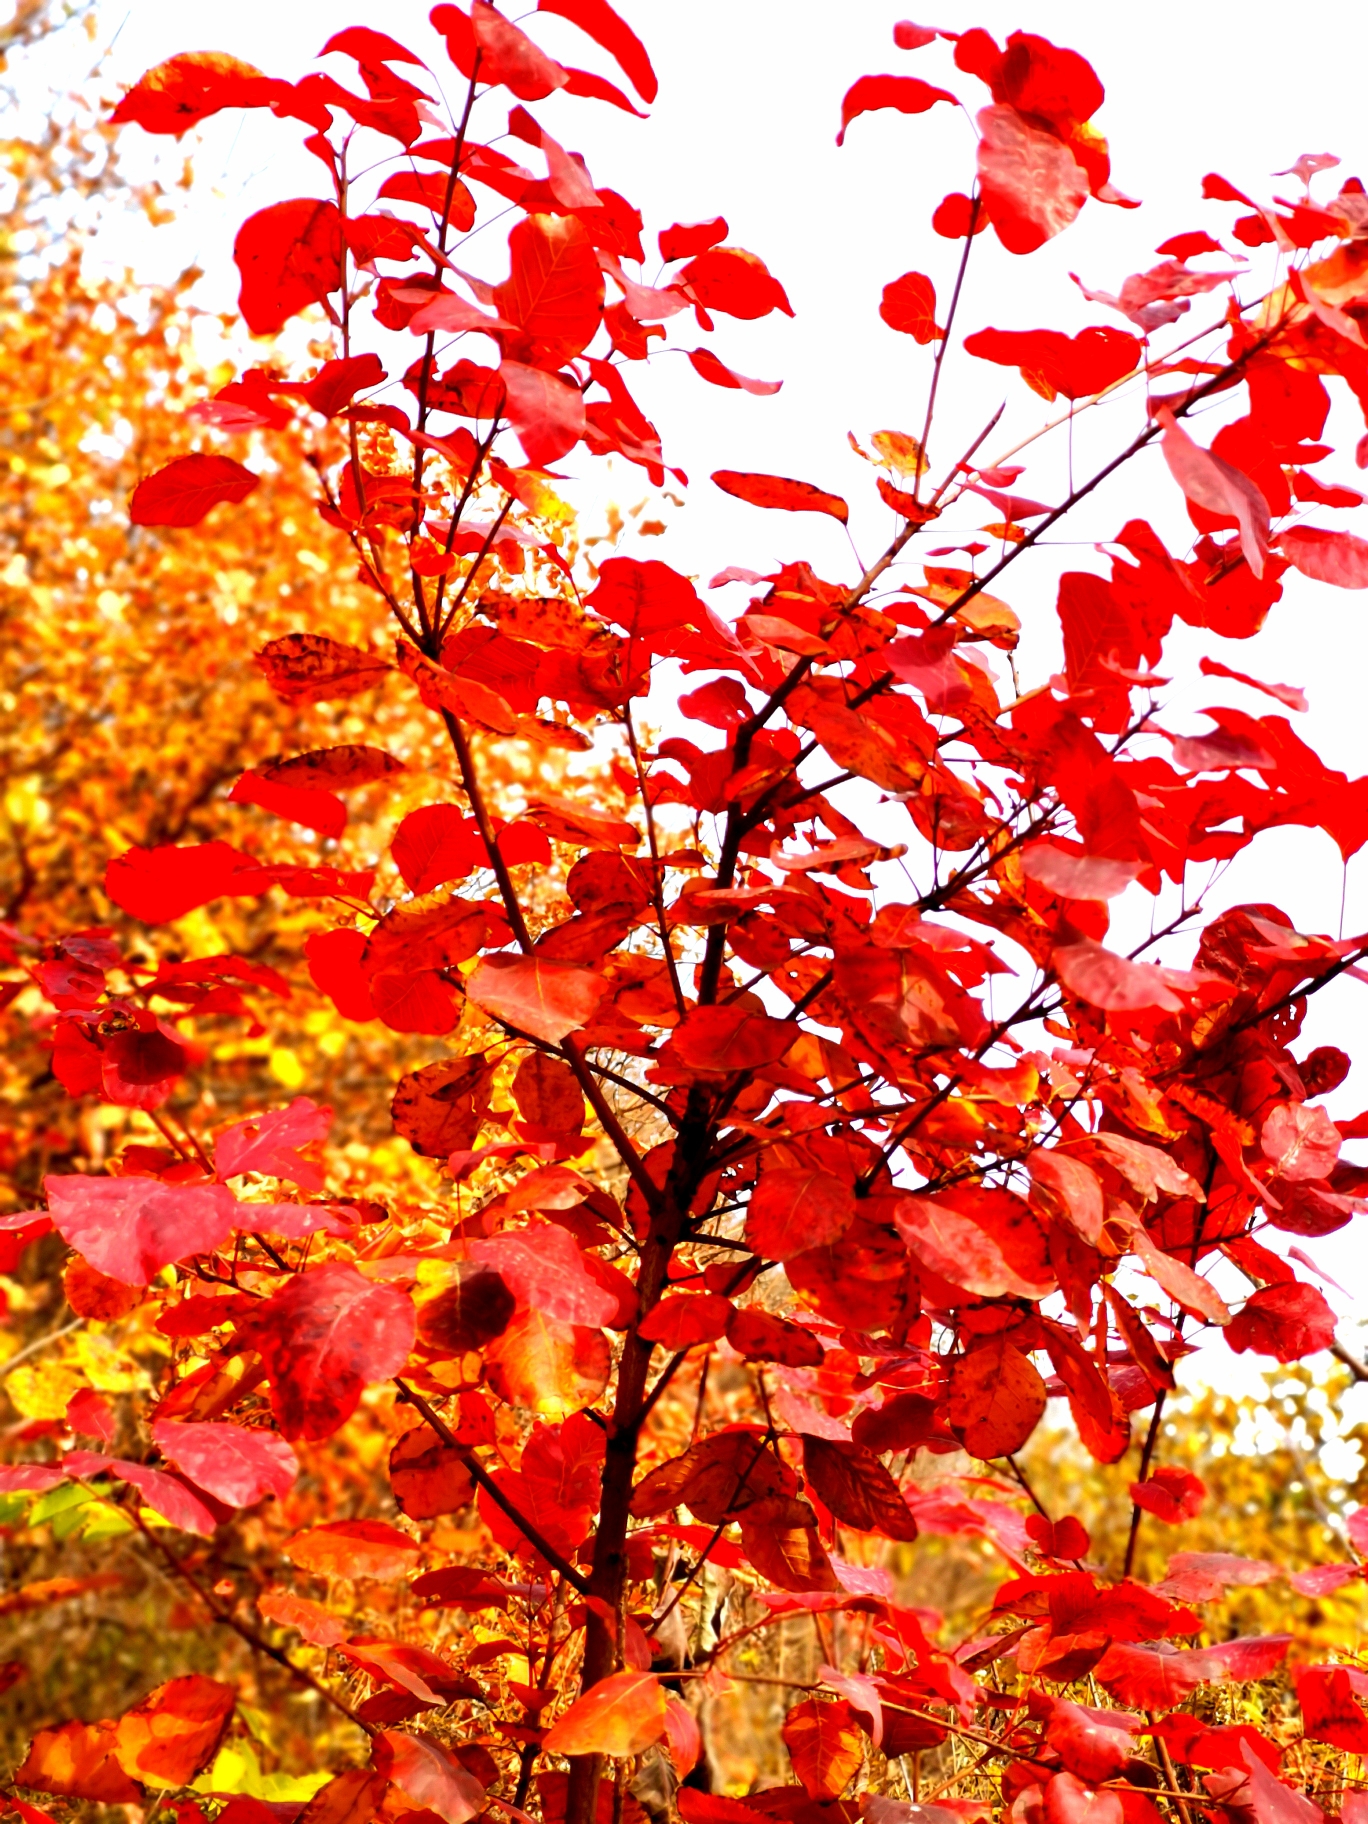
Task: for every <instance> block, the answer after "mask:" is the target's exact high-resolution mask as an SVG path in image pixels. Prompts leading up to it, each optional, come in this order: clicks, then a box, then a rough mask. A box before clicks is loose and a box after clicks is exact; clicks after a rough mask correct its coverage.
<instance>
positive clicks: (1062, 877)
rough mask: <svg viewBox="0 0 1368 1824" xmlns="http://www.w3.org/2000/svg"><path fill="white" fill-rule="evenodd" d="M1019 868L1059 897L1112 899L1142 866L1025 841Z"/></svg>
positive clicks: (1125, 886)
mask: <svg viewBox="0 0 1368 1824" xmlns="http://www.w3.org/2000/svg"><path fill="white" fill-rule="evenodd" d="M1021 871H1022V873H1023V874H1025V875H1026V877H1027V879H1028V880H1038V881H1039V882H1040V884H1041V886H1042V887H1048V888H1049V890H1050V892H1051V893H1057V894H1058V895H1059V897H1060V898H1061V899H1115V898H1116V896H1117V894H1118V893H1124V892H1125V890H1126V888H1127V887H1128V886H1129V885H1130V884H1131V882H1132V881H1133V880H1134V879H1135V878H1136V876H1137V875H1139V874H1140V873H1142V872H1143V868H1142V864H1141V863H1140V862H1138V861H1113V860H1111V859H1110V858H1109V857H1107V856H1102V855H1087V854H1085V853H1084V852H1083V850H1082V849H1073V848H1067V849H1066V848H1061V847H1058V846H1057V845H1056V844H1054V843H1052V842H1028V843H1027V844H1026V845H1025V847H1024V848H1023V849H1022V851H1021Z"/></svg>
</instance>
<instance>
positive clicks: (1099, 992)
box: [1054, 938, 1183, 1013]
mask: <svg viewBox="0 0 1368 1824" xmlns="http://www.w3.org/2000/svg"><path fill="white" fill-rule="evenodd" d="M1054 965H1055V970H1056V973H1057V974H1058V976H1059V979H1060V981H1061V982H1063V984H1064V986H1065V987H1066V988H1067V989H1068V990H1069V992H1070V993H1071V994H1076V995H1077V996H1078V997H1079V999H1080V1000H1083V1001H1091V1002H1092V1004H1093V1006H1094V1007H1105V1008H1106V1009H1107V1010H1108V1012H1115V1013H1139V1012H1145V1011H1149V1010H1150V1009H1155V1010H1158V1011H1162V1012H1164V1013H1181V1012H1182V1010H1183V1003H1182V1002H1181V1001H1180V1000H1179V998H1178V996H1177V995H1176V994H1175V993H1174V992H1173V990H1172V988H1170V987H1169V985H1168V983H1167V982H1166V981H1165V980H1164V977H1163V973H1162V971H1161V970H1160V969H1159V968H1158V966H1157V965H1156V964H1154V963H1133V962H1132V961H1131V959H1130V958H1129V957H1128V956H1118V955H1117V954H1116V952H1115V951H1114V950H1108V949H1107V948H1106V946H1105V945H1103V944H1095V943H1093V942H1092V940H1091V939H1090V938H1085V939H1084V940H1083V941H1082V942H1081V943H1077V944H1062V945H1061V946H1060V948H1059V949H1058V950H1056V951H1055V953H1054Z"/></svg>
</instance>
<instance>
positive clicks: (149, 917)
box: [105, 842, 273, 925]
mask: <svg viewBox="0 0 1368 1824" xmlns="http://www.w3.org/2000/svg"><path fill="white" fill-rule="evenodd" d="M272 879H273V875H272V871H271V870H270V869H269V868H265V867H263V866H262V865H261V864H260V863H259V862H255V861H253V860H252V859H251V857H250V856H249V855H244V854H243V853H242V852H241V850H239V849H234V848H231V847H230V846H229V844H228V843H226V842H199V843H192V844H189V845H187V846H186V847H184V848H180V847H177V846H176V845H175V844H174V843H166V844H164V845H163V846H162V847H160V848H155V849H129V850H127V852H126V853H124V854H123V855H116V856H115V857H114V859H113V860H112V861H111V862H110V863H109V865H108V867H107V868H106V869H105V892H106V893H108V895H109V897H110V898H111V899H112V900H113V901H114V904H115V905H116V906H120V907H121V908H122V909H123V910H124V911H125V912H127V913H129V914H130V916H131V917H133V918H139V919H141V920H142V921H143V923H144V924H149V925H157V924H164V923H167V922H169V921H170V920H172V919H177V918H182V917H184V915H185V914H186V913H187V912H193V911H194V910H195V908H196V907H197V906H206V905H208V904H209V903H210V902H211V901H212V900H215V899H222V898H225V897H226V896H228V895H232V894H239V893H240V894H245V895H253V894H258V893H264V892H266V891H267V889H268V888H269V887H270V885H271V883H272Z"/></svg>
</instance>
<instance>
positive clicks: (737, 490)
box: [713, 469, 850, 525]
mask: <svg viewBox="0 0 1368 1824" xmlns="http://www.w3.org/2000/svg"><path fill="white" fill-rule="evenodd" d="M713 480H714V482H716V484H717V486H718V487H719V488H721V490H722V492H723V493H724V494H734V495H735V496H736V498H737V499H738V500H744V501H747V502H748V503H749V504H750V505H751V506H753V507H777V508H779V509H781V510H782V511H783V512H785V513H827V514H829V515H830V516H831V518H832V519H839V520H840V522H841V524H842V525H845V523H846V521H847V520H848V519H849V517H850V508H849V507H848V506H847V505H846V503H845V502H844V501H843V500H842V499H841V497H840V495H839V494H828V493H827V492H826V491H825V489H823V488H818V487H815V486H814V485H813V483H812V482H810V481H789V480H788V479H787V477H785V476H783V475H750V474H744V473H742V472H740V471H739V470H736V469H716V470H714V472H713Z"/></svg>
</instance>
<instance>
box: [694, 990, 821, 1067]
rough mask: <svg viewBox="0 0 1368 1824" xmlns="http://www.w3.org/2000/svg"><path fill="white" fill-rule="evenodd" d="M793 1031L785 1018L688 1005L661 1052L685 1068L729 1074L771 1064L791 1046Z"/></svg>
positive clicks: (733, 1008) (736, 1008)
mask: <svg viewBox="0 0 1368 1824" xmlns="http://www.w3.org/2000/svg"><path fill="white" fill-rule="evenodd" d="M795 1036H796V1035H795V1032H794V1029H793V1027H792V1026H791V1025H789V1024H788V1022H787V1021H785V1020H773V1019H771V1018H770V1017H769V1015H768V1014H760V1013H752V1012H749V1011H748V1010H747V1009H746V1008H745V1007H743V1006H740V1005H738V1004H737V1003H735V1002H733V1003H732V1004H731V1005H729V1006H715V1007H691V1008H690V1009H689V1011H688V1013H687V1014H685V1016H684V1018H683V1020H682V1021H681V1022H680V1024H679V1025H678V1026H677V1027H676V1028H675V1030H674V1033H673V1035H672V1036H671V1039H670V1043H669V1046H668V1048H667V1051H666V1053H665V1054H664V1055H666V1056H668V1057H671V1058H673V1059H675V1060H677V1061H678V1062H679V1063H680V1064H682V1065H683V1066H684V1067H685V1069H687V1070H701V1071H709V1072H712V1073H714V1074H716V1073H719V1072H721V1073H728V1074H729V1073H730V1072H732V1071H737V1070H760V1069H763V1067H764V1066H765V1065H766V1064H775V1063H777V1062H778V1061H779V1059H780V1058H782V1057H783V1055H784V1053H785V1052H786V1051H787V1050H788V1048H789V1046H790V1045H792V1043H793V1041H794V1038H795Z"/></svg>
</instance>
